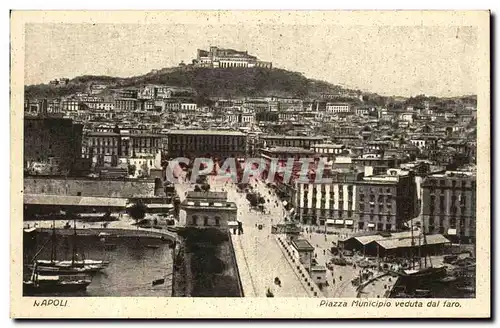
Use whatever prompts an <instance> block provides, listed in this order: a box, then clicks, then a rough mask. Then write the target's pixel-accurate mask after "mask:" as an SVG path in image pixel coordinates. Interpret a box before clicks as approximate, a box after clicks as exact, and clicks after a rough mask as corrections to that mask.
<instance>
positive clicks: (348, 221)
mask: <svg viewBox="0 0 500 328" xmlns="http://www.w3.org/2000/svg"><path fill="white" fill-rule="evenodd" d="M345 224H347V225H353V224H354V221H353V220H345Z"/></svg>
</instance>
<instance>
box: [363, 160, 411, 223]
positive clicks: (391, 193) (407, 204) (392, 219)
mask: <svg viewBox="0 0 500 328" xmlns="http://www.w3.org/2000/svg"><path fill="white" fill-rule="evenodd" d="M356 184H357V188H356V208H357V212H358V215H359V220H358V226H357V229H358V230H360V231H396V230H400V229H402V228H403V224H404V223H405V222H406V221H408V220H410V219H412V218H414V217H416V216H417V215H418V213H417V212H418V211H417V209H416V208H415V204H416V198H417V188H416V185H415V179H414V174H413V173H412V172H408V171H403V170H399V169H389V170H387V173H386V174H384V175H373V176H365V177H363V179H362V180H360V181H358V182H357V183H356Z"/></svg>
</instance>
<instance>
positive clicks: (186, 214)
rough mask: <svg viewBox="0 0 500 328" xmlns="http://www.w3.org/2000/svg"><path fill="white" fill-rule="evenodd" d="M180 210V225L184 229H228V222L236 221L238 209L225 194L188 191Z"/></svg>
mask: <svg viewBox="0 0 500 328" xmlns="http://www.w3.org/2000/svg"><path fill="white" fill-rule="evenodd" d="M180 208H181V212H180V216H179V221H180V225H182V226H186V227H196V228H220V229H228V227H229V225H228V222H236V221H237V215H238V207H237V206H236V203H234V202H229V201H228V200H227V193H225V192H212V191H208V192H196V191H189V192H188V193H187V196H186V199H185V200H184V201H183V202H182V203H181V207H180Z"/></svg>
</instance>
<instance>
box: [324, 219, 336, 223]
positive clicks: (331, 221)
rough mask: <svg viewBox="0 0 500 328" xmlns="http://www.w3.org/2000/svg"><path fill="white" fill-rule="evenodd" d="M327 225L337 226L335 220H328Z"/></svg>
mask: <svg viewBox="0 0 500 328" xmlns="http://www.w3.org/2000/svg"><path fill="white" fill-rule="evenodd" d="M326 224H335V220H333V219H327V220H326Z"/></svg>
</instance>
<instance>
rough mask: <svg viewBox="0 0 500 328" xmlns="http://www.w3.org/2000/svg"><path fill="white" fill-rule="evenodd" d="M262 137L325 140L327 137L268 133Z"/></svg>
mask: <svg viewBox="0 0 500 328" xmlns="http://www.w3.org/2000/svg"><path fill="white" fill-rule="evenodd" d="M261 138H262V139H288V140H295V139H301V140H323V139H325V138H326V137H324V136H287V135H267V136H261Z"/></svg>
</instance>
